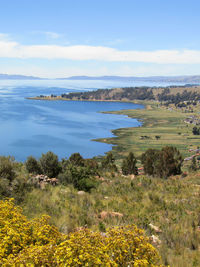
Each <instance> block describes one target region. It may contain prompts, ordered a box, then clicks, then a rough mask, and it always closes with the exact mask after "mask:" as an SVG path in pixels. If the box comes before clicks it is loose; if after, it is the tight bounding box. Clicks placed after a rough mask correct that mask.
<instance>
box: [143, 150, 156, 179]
mask: <svg viewBox="0 0 200 267" xmlns="http://www.w3.org/2000/svg"><path fill="white" fill-rule="evenodd" d="M159 157H160V152H159V151H158V150H156V149H152V148H150V149H148V150H147V151H146V152H145V153H143V154H142V156H141V162H142V164H143V167H144V172H145V173H146V174H148V175H152V176H155V174H156V169H157V168H158V164H159Z"/></svg>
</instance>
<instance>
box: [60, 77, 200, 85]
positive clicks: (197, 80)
mask: <svg viewBox="0 0 200 267" xmlns="http://www.w3.org/2000/svg"><path fill="white" fill-rule="evenodd" d="M58 80H121V81H140V82H141V81H143V82H167V83H169V82H170V83H173V82H179V83H200V75H195V76H149V77H133V76H130V77H124V76H93V77H91V76H72V77H68V78H58Z"/></svg>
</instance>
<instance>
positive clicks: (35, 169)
mask: <svg viewBox="0 0 200 267" xmlns="http://www.w3.org/2000/svg"><path fill="white" fill-rule="evenodd" d="M25 167H26V169H27V171H28V172H29V173H35V174H39V173H41V166H40V164H39V162H38V161H37V160H36V158H34V157H33V156H29V157H28V158H27V160H26V162H25Z"/></svg>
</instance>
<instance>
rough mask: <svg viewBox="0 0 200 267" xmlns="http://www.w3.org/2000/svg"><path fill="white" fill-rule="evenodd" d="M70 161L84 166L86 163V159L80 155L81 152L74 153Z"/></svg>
mask: <svg viewBox="0 0 200 267" xmlns="http://www.w3.org/2000/svg"><path fill="white" fill-rule="evenodd" d="M69 161H70V162H71V163H72V164H73V165H76V166H83V165H84V159H83V157H82V156H81V155H80V153H74V154H72V155H71V156H70V157H69Z"/></svg>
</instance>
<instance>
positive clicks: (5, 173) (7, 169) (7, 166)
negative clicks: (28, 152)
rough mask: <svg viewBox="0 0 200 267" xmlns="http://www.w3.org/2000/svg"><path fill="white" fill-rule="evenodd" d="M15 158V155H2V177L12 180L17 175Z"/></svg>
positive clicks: (0, 171) (0, 174) (0, 170)
mask: <svg viewBox="0 0 200 267" xmlns="http://www.w3.org/2000/svg"><path fill="white" fill-rule="evenodd" d="M14 167H15V160H14V158H13V157H10V156H8V157H5V156H1V157H0V178H4V179H7V180H9V182H12V181H13V180H14V178H15V176H16V174H15V169H14Z"/></svg>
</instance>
